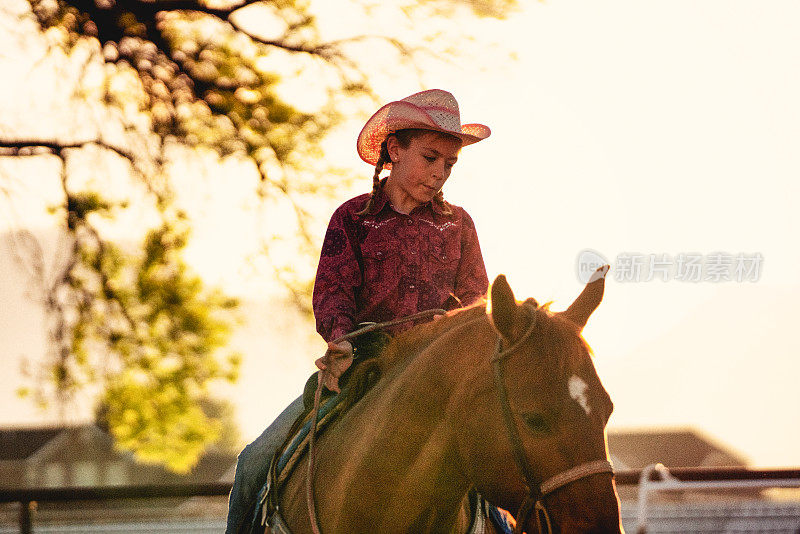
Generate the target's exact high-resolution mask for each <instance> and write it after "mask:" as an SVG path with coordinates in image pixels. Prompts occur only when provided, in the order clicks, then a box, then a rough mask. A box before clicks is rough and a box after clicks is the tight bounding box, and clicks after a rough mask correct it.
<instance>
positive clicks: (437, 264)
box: [313, 188, 489, 341]
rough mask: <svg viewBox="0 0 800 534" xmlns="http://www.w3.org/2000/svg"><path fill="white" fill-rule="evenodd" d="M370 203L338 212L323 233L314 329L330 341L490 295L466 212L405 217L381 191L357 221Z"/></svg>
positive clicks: (360, 201)
mask: <svg viewBox="0 0 800 534" xmlns="http://www.w3.org/2000/svg"><path fill="white" fill-rule="evenodd" d="M368 199H369V194H364V195H359V196H357V197H355V198H353V199H351V200H348V201H347V202H345V203H344V204H342V205H341V206H339V208H338V209H337V210H336V211H335V212H334V214H333V217H332V218H331V221H330V224H329V225H328V231H327V233H326V234H325V240H324V241H323V244H322V254H321V257H320V260H319V266H318V268H317V277H316V280H315V283H314V297H313V304H314V316H315V318H316V322H317V331H318V332H319V333H320V335H322V337H323V338H324V339H325V341H333V340H334V339H336V338H337V337H339V336H341V335H343V334H346V333H347V332H350V331H352V330H354V329H355V327H356V325H357V324H358V323H360V322H364V321H375V322H383V321H389V320H392V319H397V318H400V317H404V316H406V315H411V314H412V313H416V312H418V311H423V310H428V309H432V308H445V309H453V308H457V307H459V302H460V304H461V305H463V306H466V305H469V304H472V303H473V302H474V301H475V300H477V299H478V298H480V297H482V296H483V295H484V294H485V293H486V289H487V287H488V285H489V280H488V278H487V277H486V267H484V264H483V256H482V255H481V248H480V244H479V243H478V234H477V232H476V231H475V224H474V223H473V222H472V218H471V217H470V216H469V215H468V214H467V212H466V211H464V209H463V208H460V207H458V206H453V205H452V204H451V205H450V207H451V209H452V212H453V213H452V214H451V215H446V214H445V213H443V212H442V210H441V208H440V207H439V206H438V205H436V204H434V203H430V202H429V203H427V204H424V205H422V206H419V207H418V208H416V209H414V210H413V211H412V212H411V213H410V214H409V215H404V214H402V213H399V212H397V211H395V210H394V209H393V208H392V206H391V203H390V202H389V201H388V198H387V197H386V195H384V194H383V188H379V190H378V192H377V196H376V197H375V201H374V202H373V206H372V209H371V210H370V213H368V214H366V215H357V213H358V212H360V211H361V210H363V209H364V206H365V205H366V203H367V200H368ZM451 294H452V295H453V296H454V297H455V298H453V297H451ZM456 299H458V300H456ZM412 325H413V323H404V324H401V325H399V326H396V327H394V328H393V329H392V332H393V333H398V332H400V331H402V330H405V329H407V328H410V327H411V326H412Z"/></svg>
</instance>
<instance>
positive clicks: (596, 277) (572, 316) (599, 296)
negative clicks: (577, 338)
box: [559, 265, 609, 330]
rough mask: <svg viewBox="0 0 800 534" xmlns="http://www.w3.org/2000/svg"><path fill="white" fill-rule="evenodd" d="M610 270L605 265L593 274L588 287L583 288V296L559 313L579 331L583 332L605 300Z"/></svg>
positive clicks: (579, 296)
mask: <svg viewBox="0 0 800 534" xmlns="http://www.w3.org/2000/svg"><path fill="white" fill-rule="evenodd" d="M608 269H609V266H608V265H603V266H602V267H600V268H598V269H597V270H596V271H595V272H594V273H592V277H591V278H590V279H589V282H588V283H587V284H586V287H584V288H583V291H581V294H580V295H578V298H576V299H575V302H573V303H572V304H570V306H569V308H567V309H566V310H564V311H563V312H561V313H559V315H561V316H562V317H565V318H566V319H569V320H570V321H571V322H572V323H573V324H575V325H576V326H577V327H578V329H579V330H583V327H584V326H586V321H588V320H589V316H590V315H591V314H592V312H593V311H594V310H596V309H597V306H599V305H600V301H601V300H603V292H604V291H605V283H606V273H607V272H608Z"/></svg>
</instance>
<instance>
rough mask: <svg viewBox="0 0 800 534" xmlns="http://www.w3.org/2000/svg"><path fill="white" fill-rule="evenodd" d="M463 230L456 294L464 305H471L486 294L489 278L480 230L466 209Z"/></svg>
mask: <svg viewBox="0 0 800 534" xmlns="http://www.w3.org/2000/svg"><path fill="white" fill-rule="evenodd" d="M463 213H464V216H463V220H462V230H461V261H460V263H459V264H458V271H456V285H455V295H456V297H458V298H459V300H460V301H461V305H462V306H469V305H470V304H472V303H473V302H475V301H476V300H478V299H479V298H481V297H483V296H485V295H486V290H487V289H488V288H489V278H488V277H487V276H486V266H485V265H484V264H483V255H482V254H481V245H480V243H479V242H478V232H477V230H476V229H475V223H474V222H473V221H472V217H470V216H469V214H468V213H467V212H466V211H464V212H463Z"/></svg>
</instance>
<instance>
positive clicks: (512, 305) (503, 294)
mask: <svg viewBox="0 0 800 534" xmlns="http://www.w3.org/2000/svg"><path fill="white" fill-rule="evenodd" d="M486 313H487V314H488V315H489V321H490V322H491V323H492V326H494V329H495V330H497V332H498V333H499V334H500V335H501V336H503V337H504V338H506V339H511V337H512V331H513V329H514V318H515V317H516V313H517V301H516V300H514V292H513V291H511V286H509V285H508V282H507V281H506V277H505V275H502V274H501V275H498V277H497V278H495V279H494V282H492V287H491V289H490V290H489V302H488V304H487V306H486Z"/></svg>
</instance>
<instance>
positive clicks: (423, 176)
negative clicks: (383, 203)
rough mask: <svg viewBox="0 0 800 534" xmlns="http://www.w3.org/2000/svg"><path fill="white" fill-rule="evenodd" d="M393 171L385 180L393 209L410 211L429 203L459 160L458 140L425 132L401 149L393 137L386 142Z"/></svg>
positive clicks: (436, 133) (459, 147)
mask: <svg viewBox="0 0 800 534" xmlns="http://www.w3.org/2000/svg"><path fill="white" fill-rule="evenodd" d="M386 148H387V149H388V150H389V156H390V157H391V158H392V172H391V174H390V175H389V179H388V180H387V182H386V187H387V194H388V196H389V198H390V199H391V201H392V205H393V206H394V208H395V209H397V210H399V211H402V212H404V213H410V212H411V210H413V209H414V208H416V207H418V206H421V205H423V204H425V203H427V202H430V201H431V200H432V199H433V197H434V196H436V194H437V193H438V192H439V191H440V190H441V189H442V186H444V183H445V182H446V181H447V178H448V177H449V176H450V171H451V170H452V169H453V165H455V164H456V161H458V152H459V150H461V140H460V139H458V138H456V137H452V136H449V135H445V134H440V133H438V132H425V133H423V134H421V135H418V136H415V137H414V138H412V139H411V142H410V143H409V145H408V147H407V148H404V147H403V146H402V145H401V144H400V142H399V141H398V140H397V138H396V137H395V136H390V137H389V138H388V140H387V142H386Z"/></svg>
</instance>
